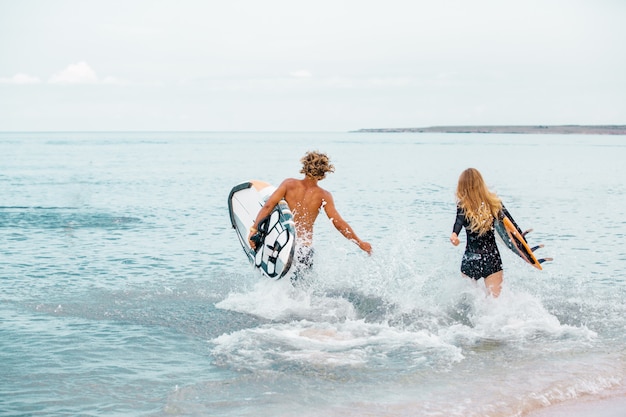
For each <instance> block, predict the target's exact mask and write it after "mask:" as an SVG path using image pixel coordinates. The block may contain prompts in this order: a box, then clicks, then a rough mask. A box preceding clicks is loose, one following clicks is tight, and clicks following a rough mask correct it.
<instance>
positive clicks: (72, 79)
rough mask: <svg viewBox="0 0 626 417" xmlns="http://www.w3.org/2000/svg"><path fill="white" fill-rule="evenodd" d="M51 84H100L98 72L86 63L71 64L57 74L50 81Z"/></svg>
mask: <svg viewBox="0 0 626 417" xmlns="http://www.w3.org/2000/svg"><path fill="white" fill-rule="evenodd" d="M48 82H49V83H51V84H95V83H97V82H98V76H97V75H96V72H95V71H94V70H93V69H92V68H91V67H90V66H89V64H87V63H86V62H84V61H81V62H79V63H77V64H70V65H69V66H68V67H67V68H65V69H64V70H62V71H60V72H57V73H56V74H54V75H53V76H52V77H50V79H49V80H48Z"/></svg>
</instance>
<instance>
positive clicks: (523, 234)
mask: <svg viewBox="0 0 626 417" xmlns="http://www.w3.org/2000/svg"><path fill="white" fill-rule="evenodd" d="M532 231H533V229H528V230H526V231H525V232H523V233H522V236H524V237H526V235H527V234H529V233H530V232H532Z"/></svg>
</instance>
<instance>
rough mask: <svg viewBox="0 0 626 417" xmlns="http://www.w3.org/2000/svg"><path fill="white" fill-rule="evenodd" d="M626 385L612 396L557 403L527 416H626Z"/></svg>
mask: <svg viewBox="0 0 626 417" xmlns="http://www.w3.org/2000/svg"><path fill="white" fill-rule="evenodd" d="M625 416H626V387H622V388H621V391H619V392H613V393H612V395H611V396H603V397H599V398H598V397H589V398H582V399H577V400H572V401H567V402H564V403H561V404H556V405H553V406H550V407H547V408H543V409H541V410H538V411H535V412H532V413H530V414H527V417H625Z"/></svg>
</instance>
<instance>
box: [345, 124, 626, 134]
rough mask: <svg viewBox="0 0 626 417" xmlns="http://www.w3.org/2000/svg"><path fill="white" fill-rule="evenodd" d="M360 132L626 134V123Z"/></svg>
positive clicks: (364, 131) (440, 127)
mask: <svg viewBox="0 0 626 417" xmlns="http://www.w3.org/2000/svg"><path fill="white" fill-rule="evenodd" d="M355 132H358V133H514V134H526V135H528V134H531V135H534V134H558V135H567V134H577V135H626V125H589V126H586V125H554V126H550V125H536V126H431V127H406V128H382V129H359V130H356V131H355Z"/></svg>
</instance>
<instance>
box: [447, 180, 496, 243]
mask: <svg viewBox="0 0 626 417" xmlns="http://www.w3.org/2000/svg"><path fill="white" fill-rule="evenodd" d="M456 199H457V204H458V205H459V207H461V209H463V211H464V212H465V217H467V219H468V220H469V223H470V224H469V230H470V231H471V232H473V233H478V234H479V235H483V234H485V233H486V232H488V231H489V230H490V229H491V227H492V225H493V220H494V218H497V217H498V214H499V213H500V211H501V210H502V201H501V200H500V198H499V197H498V196H497V195H496V194H495V193H493V192H491V191H489V189H488V188H487V185H486V184H485V180H483V176H482V175H481V174H480V172H478V170H477V169H475V168H468V169H466V170H465V171H463V172H462V173H461V176H459V183H458V185H457V187H456Z"/></svg>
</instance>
